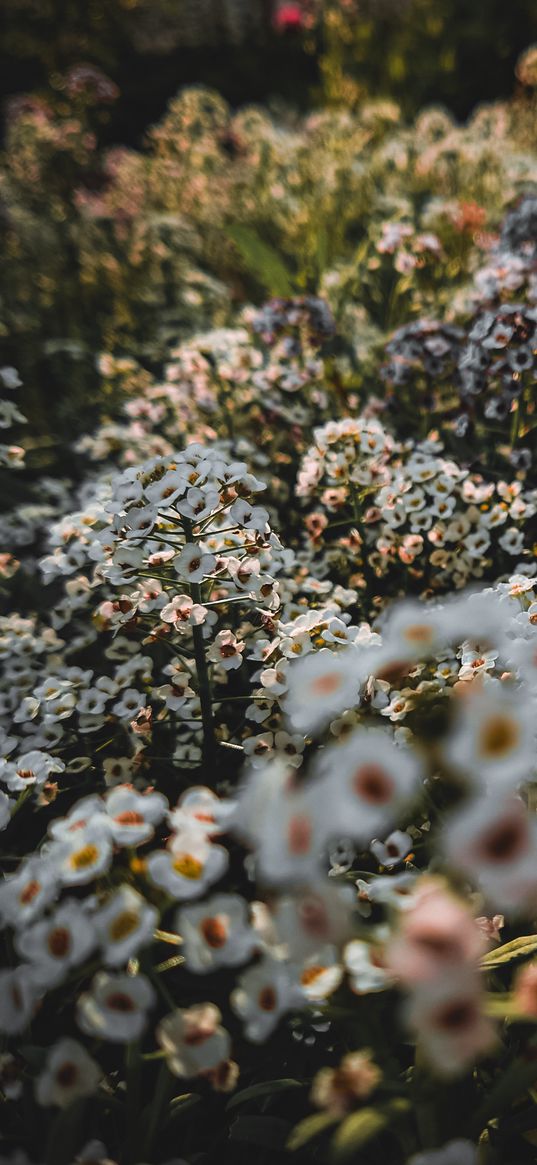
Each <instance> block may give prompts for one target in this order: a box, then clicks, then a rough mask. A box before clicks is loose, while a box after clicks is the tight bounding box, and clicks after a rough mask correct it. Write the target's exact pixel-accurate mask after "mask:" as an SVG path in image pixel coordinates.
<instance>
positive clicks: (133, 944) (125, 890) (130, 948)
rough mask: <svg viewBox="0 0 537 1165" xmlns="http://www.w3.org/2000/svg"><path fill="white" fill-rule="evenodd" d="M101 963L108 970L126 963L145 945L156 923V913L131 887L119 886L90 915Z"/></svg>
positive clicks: (149, 939)
mask: <svg viewBox="0 0 537 1165" xmlns="http://www.w3.org/2000/svg"><path fill="white" fill-rule="evenodd" d="M93 922H94V926H95V930H96V933H97V938H98V941H99V942H100V945H101V947H102V951H103V961H104V963H105V964H106V965H107V966H109V967H115V966H118V965H119V964H120V963H126V962H127V961H128V960H129V959H130V958H131V957H132V955H134V954H135V952H136V951H137V950H139V948H140V947H141V946H144V945H146V944H147V943H149V942H150V941H151V939H152V937H153V933H154V930H155V927H156V925H157V922H158V910H156V909H155V907H154V906H150V905H149V903H148V902H146V900H145V898H143V897H142V895H141V894H138V892H137V891H136V890H133V888H132V886H128V885H124V886H120V887H119V889H118V890H115V891H114V893H113V894H112V895H111V896H110V898H109V899H108V901H107V902H106V904H105V905H104V906H102V907H101V909H100V910H98V911H97V912H96V914H94V916H93Z"/></svg>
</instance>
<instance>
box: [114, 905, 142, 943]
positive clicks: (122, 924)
mask: <svg viewBox="0 0 537 1165" xmlns="http://www.w3.org/2000/svg"><path fill="white" fill-rule="evenodd" d="M139 921H140V920H139V916H138V914H137V912H136V910H123V911H122V913H121V914H118V916H117V918H114V920H113V921H112V922H111V923H110V926H109V928H108V934H109V936H110V939H111V940H112V942H114V943H119V942H121V941H122V939H124V938H127V936H128V935H129V934H132V932H133V931H134V930H136V929H137V928H138V925H139Z"/></svg>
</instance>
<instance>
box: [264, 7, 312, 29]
mask: <svg viewBox="0 0 537 1165" xmlns="http://www.w3.org/2000/svg"><path fill="white" fill-rule="evenodd" d="M272 23H273V26H274V28H275V29H276V32H286V31H287V30H288V29H291V28H295V29H299V28H303V27H304V23H305V21H304V11H303V9H302V5H301V4H292V3H291V4H286V3H283V4H279V5H278V7H277V8H276V11H275V12H274V15H273V17H272Z"/></svg>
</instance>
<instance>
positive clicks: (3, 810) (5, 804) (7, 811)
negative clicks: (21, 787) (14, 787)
mask: <svg viewBox="0 0 537 1165" xmlns="http://www.w3.org/2000/svg"><path fill="white" fill-rule="evenodd" d="M14 804H15V802H14V801H12V800H11V798H10V797H8V795H7V793H2V792H0V830H1V829H5V828H6V826H7V825H9V822H10V821H11V811H12V809H13V806H14Z"/></svg>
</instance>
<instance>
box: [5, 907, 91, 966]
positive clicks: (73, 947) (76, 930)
mask: <svg viewBox="0 0 537 1165" xmlns="http://www.w3.org/2000/svg"><path fill="white" fill-rule="evenodd" d="M15 945H16V948H17V950H18V952H19V954H20V955H22V957H23V958H25V959H28V961H29V962H30V963H31V964H32V965H33V966H34V968H35V972H36V978H37V979H39V981H40V982H42V983H43V986H44V987H48V986H54V985H55V984H56V983H60V982H61V981H62V979H63V978H65V976H66V974H67V973H68V971H69V969H70V968H71V967H76V966H77V965H78V964H79V963H83V962H84V960H85V959H86V957H87V955H88V954H89V952H90V951H91V950H93V948H94V946H95V931H94V929H93V926H92V923H91V920H90V918H89V917H88V916H87V914H86V913H85V912H84V911H83V910H81V909H80V904H79V903H78V902H77V901H75V900H74V899H73V898H67V899H66V900H65V901H64V902H62V903H61V905H60V906H58V907H57V909H56V910H55V911H54V913H53V914H51V915H49V917H48V918H46V919H44V920H42V921H41V922H36V923H34V924H33V926H28V927H26V929H25V930H23V931H21V932H20V933H19V934H17V936H16V938H15Z"/></svg>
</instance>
